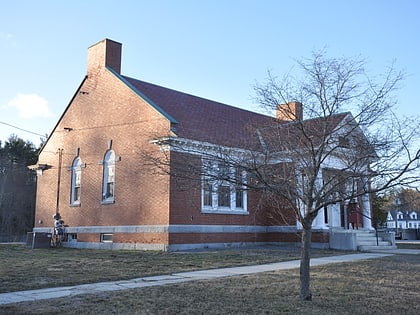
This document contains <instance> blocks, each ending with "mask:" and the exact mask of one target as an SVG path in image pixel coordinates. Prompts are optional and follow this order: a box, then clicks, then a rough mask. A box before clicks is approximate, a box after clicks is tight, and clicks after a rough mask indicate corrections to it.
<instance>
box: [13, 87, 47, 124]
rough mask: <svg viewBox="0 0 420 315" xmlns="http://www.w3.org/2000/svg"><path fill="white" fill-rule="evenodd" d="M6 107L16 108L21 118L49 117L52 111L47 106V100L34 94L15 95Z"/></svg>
mask: <svg viewBox="0 0 420 315" xmlns="http://www.w3.org/2000/svg"><path fill="white" fill-rule="evenodd" d="M7 106H8V107H13V108H16V109H17V110H18V111H19V115H20V116H21V117H23V118H28V119H29V118H34V117H50V116H52V113H51V111H50V109H49V108H48V101H47V100H46V99H45V98H43V97H41V96H39V95H36V94H21V93H19V94H18V95H16V96H15V97H14V98H13V99H12V100H11V101H10V102H9V103H8V104H7Z"/></svg>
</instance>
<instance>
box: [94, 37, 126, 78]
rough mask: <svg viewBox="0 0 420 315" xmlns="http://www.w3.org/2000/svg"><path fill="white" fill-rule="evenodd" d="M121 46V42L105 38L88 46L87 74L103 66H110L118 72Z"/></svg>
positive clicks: (119, 70)
mask: <svg viewBox="0 0 420 315" xmlns="http://www.w3.org/2000/svg"><path fill="white" fill-rule="evenodd" d="M121 47H122V44H120V43H118V42H114V41H113V40H110V39H107V38H106V39H104V40H101V41H100V42H99V43H96V44H94V45H92V46H90V47H89V48H88V61H87V71H88V74H89V73H92V72H96V71H97V70H98V69H100V68H104V67H110V68H112V69H113V70H114V71H116V72H117V73H119V74H120V73H121Z"/></svg>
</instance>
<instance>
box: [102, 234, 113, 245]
mask: <svg viewBox="0 0 420 315" xmlns="http://www.w3.org/2000/svg"><path fill="white" fill-rule="evenodd" d="M113 236H114V235H113V234H112V233H101V243H113Z"/></svg>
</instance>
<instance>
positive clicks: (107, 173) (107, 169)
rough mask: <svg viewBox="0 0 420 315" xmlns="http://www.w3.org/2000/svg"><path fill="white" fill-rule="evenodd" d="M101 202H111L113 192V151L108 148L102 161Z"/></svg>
mask: <svg viewBox="0 0 420 315" xmlns="http://www.w3.org/2000/svg"><path fill="white" fill-rule="evenodd" d="M103 167H104V169H103V180H102V202H103V203H113V202H114V192H115V152H114V151H113V150H108V151H107V152H106V153H105V157H104V161H103Z"/></svg>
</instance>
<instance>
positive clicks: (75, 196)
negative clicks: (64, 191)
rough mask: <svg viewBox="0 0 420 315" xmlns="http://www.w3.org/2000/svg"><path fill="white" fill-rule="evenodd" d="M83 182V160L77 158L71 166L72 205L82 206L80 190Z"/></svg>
mask: <svg viewBox="0 0 420 315" xmlns="http://www.w3.org/2000/svg"><path fill="white" fill-rule="evenodd" d="M81 182H82V160H81V159H80V157H76V158H75V159H74V161H73V164H72V166H71V192H70V204H71V205H80V190H81Z"/></svg>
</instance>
